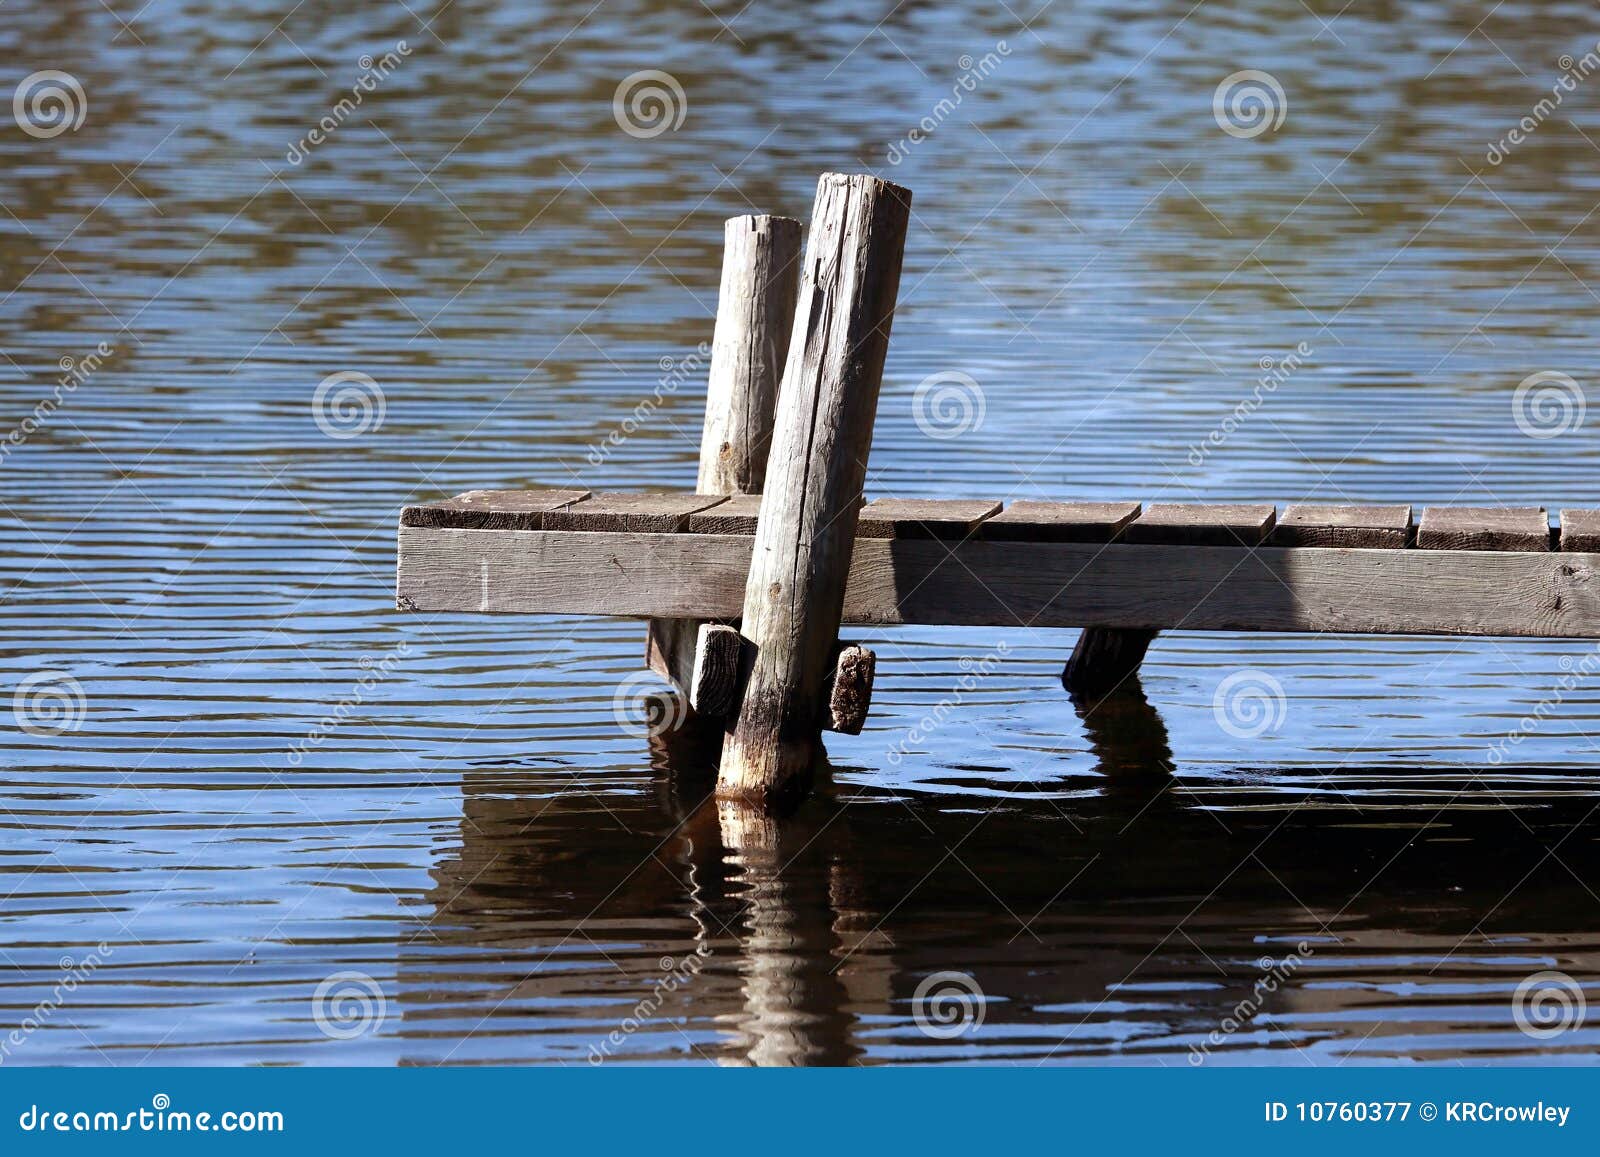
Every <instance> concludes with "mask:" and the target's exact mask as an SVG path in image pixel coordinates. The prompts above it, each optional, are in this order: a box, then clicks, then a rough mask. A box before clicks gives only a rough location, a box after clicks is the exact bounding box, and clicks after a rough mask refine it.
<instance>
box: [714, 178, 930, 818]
mask: <svg viewBox="0 0 1600 1157" xmlns="http://www.w3.org/2000/svg"><path fill="white" fill-rule="evenodd" d="M910 217H911V193H910V191H909V190H907V189H903V188H901V187H900V186H898V185H892V184H890V183H888V182H887V181H880V180H878V179H877V178H875V177H868V176H845V175H843V174H840V173H826V174H824V175H823V177H822V179H821V180H820V181H818V182H817V199H816V204H815V206H814V207H813V209H812V215H811V237H810V239H809V241H808V243H807V248H806V260H805V268H804V270H803V275H802V280H801V286H800V298H799V303H798V305H797V307H796V310H795V329H794V333H793V336H792V339H791V341H790V345H789V358H788V361H787V363H786V364H785V366H784V371H783V384H782V386H781V387H780V389H779V391H778V411H777V419H776V427H775V430H774V433H773V438H772V455H771V458H770V460H769V461H768V464H767V483H766V489H765V490H764V492H763V495H762V499H761V515H760V519H759V521H758V523H757V525H756V536H755V544H754V551H753V555H752V558H751V562H750V574H749V577H748V579H747V580H746V583H745V595H744V618H743V627H742V633H743V635H744V637H745V639H746V641H747V645H748V646H749V647H750V648H751V649H752V650H753V651H754V656H753V659H752V660H751V669H750V675H749V678H748V680H747V681H746V684H745V692H744V698H743V701H742V703H741V705H740V709H739V715H738V719H737V721H736V722H734V724H733V725H732V727H731V728H730V731H729V735H728V738H727V740H726V742H725V743H724V744H723V749H722V768H721V773H720V775H719V776H718V779H717V794H718V796H720V797H722V798H724V799H742V800H746V801H748V802H751V803H754V804H757V805H759V806H762V807H767V808H770V807H772V806H775V805H776V804H778V803H779V802H781V801H782V800H784V799H785V798H787V797H788V796H790V795H791V794H797V793H798V792H799V791H803V790H804V788H805V786H806V785H807V783H808V782H809V777H810V772H811V767H812V760H813V758H814V756H815V754H816V747H817V737H818V733H819V728H820V723H819V720H820V718H821V715H822V703H821V699H822V696H823V693H824V683H825V681H826V678H827V675H828V671H829V668H830V667H831V666H832V661H833V656H834V647H835V642H836V640H837V638H838V634H839V621H840V618H841V617H842V615H843V611H844V589H845V580H846V578H847V577H848V571H849V568H850V551H851V547H852V546H853V544H854V540H855V533H856V520H857V516H858V514H859V512H860V502H861V495H862V487H863V485H864V483H865V481H866V473H867V452H868V450H869V449H870V448H871V445H872V425H873V421H874V419H875V417H876V415H877V408H878V387H879V386H880V384H881V383H882V379H883V362H884V356H885V354H886V353H887V352H888V348H889V325H890V322H891V321H892V320H893V318H894V305H895V297H896V294H897V293H898V292H899V288H900V260H901V257H902V255H903V254H904V251H905V240H906V227H907V224H908V222H909V220H910Z"/></svg>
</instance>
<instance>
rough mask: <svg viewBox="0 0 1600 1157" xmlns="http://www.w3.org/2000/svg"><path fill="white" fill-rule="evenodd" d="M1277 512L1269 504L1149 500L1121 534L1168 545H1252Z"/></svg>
mask: <svg viewBox="0 0 1600 1157" xmlns="http://www.w3.org/2000/svg"><path fill="white" fill-rule="evenodd" d="M1277 516H1278V511H1277V509H1276V508H1275V507H1272V506H1255V505H1251V506H1242V505H1232V504H1220V505H1218V504H1211V503H1199V502H1196V503H1179V502H1152V503H1151V504H1150V505H1149V506H1147V507H1145V508H1144V513H1142V514H1141V515H1139V517H1138V518H1135V519H1134V520H1133V521H1132V522H1130V523H1128V525H1127V528H1126V529H1124V530H1123V532H1122V538H1123V541H1124V542H1143V543H1160V544H1162V545H1169V546H1255V545H1256V544H1257V543H1259V542H1261V541H1262V540H1263V539H1264V538H1266V536H1267V534H1268V533H1269V532H1270V531H1271V530H1272V524H1273V521H1274V520H1275V519H1276V518H1277Z"/></svg>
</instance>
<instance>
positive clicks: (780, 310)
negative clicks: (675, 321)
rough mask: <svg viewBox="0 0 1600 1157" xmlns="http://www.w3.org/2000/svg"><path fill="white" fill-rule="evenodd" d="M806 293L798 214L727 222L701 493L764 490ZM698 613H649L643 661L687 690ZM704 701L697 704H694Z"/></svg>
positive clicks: (702, 444)
mask: <svg viewBox="0 0 1600 1157" xmlns="http://www.w3.org/2000/svg"><path fill="white" fill-rule="evenodd" d="M799 292H800V222H798V221H796V220H795V219H794V218H792V217H772V216H768V215H766V214H761V215H748V216H743V217H733V218H730V219H729V220H728V222H727V224H726V225H724V226H723V250H722V284H721V288H720V290H719V291H718V295H717V324H716V329H715V330H714V331H713V334H712V339H711V371H710V377H709V379H708V381H707V383H706V419H705V429H704V432H703V433H702V434H701V438H700V474H699V480H698V482H697V484H696V487H695V489H696V490H697V491H698V492H699V493H701V494H759V493H760V492H761V487H762V483H763V482H764V481H765V480H766V474H767V453H768V451H769V450H770V449H771V445H772V416H773V413H774V411H775V410H776V409H777V403H778V382H779V379H780V378H781V377H782V374H783V363H784V359H785V358H786V356H787V354H788V351H789V331H790V330H791V329H792V328H793V326H794V304H795V298H796V297H797V296H798V294H799ZM700 626H701V624H700V623H699V622H698V621H696V620H694V619H652V620H650V631H649V638H648V640H647V641H646V644H645V662H646V663H647V664H648V665H649V666H650V668H651V669H652V670H654V671H655V672H656V673H657V674H658V675H660V676H662V677H663V678H665V679H670V680H671V681H672V682H673V683H674V684H675V685H676V686H677V687H678V689H679V691H680V692H682V693H683V694H684V695H691V696H692V692H693V690H694V688H693V685H692V684H693V678H694V669H695V645H696V642H697V640H698V636H699V630H700ZM696 710H698V706H696Z"/></svg>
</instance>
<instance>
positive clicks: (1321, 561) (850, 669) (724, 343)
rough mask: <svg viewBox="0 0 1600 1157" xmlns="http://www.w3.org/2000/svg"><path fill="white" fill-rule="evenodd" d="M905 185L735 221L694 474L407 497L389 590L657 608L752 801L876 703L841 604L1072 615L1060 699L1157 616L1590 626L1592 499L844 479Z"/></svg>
mask: <svg viewBox="0 0 1600 1157" xmlns="http://www.w3.org/2000/svg"><path fill="white" fill-rule="evenodd" d="M910 203H911V194H910V193H909V191H907V190H905V189H902V188H900V187H898V186H895V185H892V184H889V183H888V182H885V181H880V180H877V179H875V178H872V177H863V176H843V175H840V174H825V175H824V176H823V177H822V178H821V180H819V182H818V185H817V195H816V202H815V206H814V210H813V215H812V222H811V227H810V236H809V239H808V242H807V248H806V251H805V254H804V257H803V258H802V257H801V255H800V237H801V230H800V225H799V223H798V222H796V221H792V220H788V219H786V218H781V217H768V216H754V217H739V218H734V219H733V220H731V221H729V222H728V224H727V228H726V234H725V242H726V244H725V249H724V261H723V268H722V282H721V294H720V300H719V305H718V312H717V323H716V332H715V340H714V342H713V348H712V358H711V367H710V378H709V382H708V386H707V405H706V420H705V429H704V433H703V436H702V442H701V451H700V469H699V477H698V481H697V488H698V490H699V491H700V492H699V493H652V494H607V493H591V492H590V491H589V490H588V489H585V488H576V487H567V488H558V489H549V490H476V491H471V492H468V493H466V494H461V495H458V496H456V497H454V498H449V499H444V500H441V501H436V502H430V503H424V504H418V505H413V506H407V507H406V508H405V509H404V510H403V511H402V512H401V516H400V533H399V576H398V589H397V601H398V604H399V606H400V608H401V609H402V610H408V611H435V612H437V611H445V612H470V613H485V614H567V615H622V616H632V617H636V618H641V619H645V620H648V622H649V627H648V639H647V649H646V655H647V659H648V661H649V663H650V665H651V666H652V667H654V668H655V669H656V670H657V671H658V672H659V673H661V674H662V675H663V676H664V677H666V678H667V679H669V680H670V681H671V682H672V683H673V684H674V685H675V686H676V687H677V689H678V690H679V692H680V694H681V695H682V702H683V704H684V707H685V710H684V711H683V712H681V713H679V714H681V715H683V716H684V717H685V718H687V719H688V720H689V721H690V722H691V723H694V724H696V725H697V726H698V725H709V726H710V728H711V729H713V730H712V735H713V738H715V739H717V740H718V741H720V742H721V753H722V758H721V769H720V775H719V779H718V786H717V792H718V796H719V797H720V798H721V799H723V800H724V801H728V802H729V803H730V805H731V804H755V805H758V806H759V807H761V808H762V809H764V810H773V809H775V808H777V807H779V806H781V805H782V804H784V803H786V802H788V801H789V800H792V799H793V798H795V797H796V796H797V795H798V794H803V792H804V790H805V788H806V785H807V784H808V782H809V777H810V775H811V772H812V769H813V767H814V764H815V762H816V758H817V755H818V754H819V752H820V747H819V745H818V738H819V734H820V732H821V731H822V730H823V729H832V730H836V731H844V732H852V733H853V732H855V731H859V730H860V728H861V725H862V721H863V720H864V718H865V716H866V713H867V710H868V707H869V704H870V700H871V692H872V683H873V678H874V672H875V670H876V659H875V657H874V656H873V654H872V653H871V651H870V650H868V649H867V648H864V647H861V646H859V645H849V644H845V643H841V642H840V640H839V638H838V632H839V628H840V626H841V624H861V625H871V626H891V625H964V626H987V627H1007V628H1014V627H1030V628H1032V627H1036V628H1063V627H1065V628H1080V629H1081V634H1080V635H1079V637H1078V641H1077V644H1076V647H1075V650H1074V651H1073V653H1072V655H1071V657H1070V659H1069V660H1068V661H1067V663H1066V666H1065V668H1064V670H1063V672H1062V682H1063V684H1064V686H1065V687H1066V688H1067V690H1068V691H1069V692H1070V693H1072V695H1073V697H1074V699H1075V701H1088V700H1101V701H1103V700H1104V699H1105V697H1106V696H1108V695H1110V694H1111V693H1113V692H1115V691H1116V690H1117V689H1118V688H1119V687H1124V686H1129V685H1132V686H1134V687H1135V688H1136V682H1134V681H1135V678H1136V673H1137V670H1138V667H1139V664H1140V663H1141V662H1142V661H1143V658H1144V655H1145V651H1146V649H1147V648H1148V647H1149V645H1150V643H1151V641H1152V640H1153V639H1154V638H1155V637H1156V635H1157V633H1158V632H1160V631H1169V630H1185V631H1305V632H1316V633H1323V632H1337V633H1361V634H1436V635H1486V636H1508V637H1510V636H1534V637H1547V638H1548V637H1560V638H1584V639H1600V511H1595V510H1562V511H1561V512H1560V525H1559V527H1558V528H1552V527H1551V525H1550V518H1549V515H1548V514H1547V512H1546V510H1545V509H1544V508H1541V507H1522V508H1513V509H1501V508H1495V509H1483V508H1464V507H1437V506H1435V507H1429V508H1427V509H1425V510H1423V511H1422V513H1421V516H1420V517H1419V518H1415V519H1414V518H1413V511H1412V507H1411V506H1409V505H1399V504H1397V505H1368V506H1325V505H1315V504H1307V503H1291V504H1289V505H1287V506H1286V507H1285V508H1284V509H1283V511H1282V512H1281V514H1280V512H1279V510H1278V508H1277V506H1276V505H1269V504H1230V505H1195V504H1174V503H1165V502H1156V503H1151V504H1150V505H1148V506H1144V505H1142V504H1140V503H1139V502H1136V501H1131V500H1129V501H1115V502H1107V501H1096V502H1087V501H1083V502H1069V501H1038V500H1034V499H1028V500H1023V501H1016V502H1012V503H1010V504H1009V505H1006V504H1004V503H1002V502H1000V501H997V500H993V499H990V498H981V499H931V498H904V497H893V498H879V499H877V500H876V501H872V502H866V501H864V498H863V485H864V481H865V477H866V459H867V453H868V449H869V447H870V445H871V441H872V427H873V422H874V417H875V411H876V405H877V396H878V389H879V386H880V384H881V379H882V372H883V364H884V357H885V354H886V351H887V347H888V341H889V329H890V323H891V321H892V319H893V314H894V305H895V297H896V294H897V291H898V284H899V275H900V261H901V253H902V250H903V248H904V242H905V236H906V228H907V224H908V222H909V218H910ZM780 366H781V373H780V372H779V367H780ZM757 492H759V493H757ZM724 732H725V735H724V734H723V733H724Z"/></svg>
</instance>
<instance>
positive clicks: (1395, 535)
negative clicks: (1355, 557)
mask: <svg viewBox="0 0 1600 1157" xmlns="http://www.w3.org/2000/svg"><path fill="white" fill-rule="evenodd" d="M1267 541H1268V542H1270V543H1271V544H1272V545H1273V546H1356V547H1372V548H1376V549H1383V548H1388V549H1392V550H1403V549H1405V548H1406V547H1407V546H1408V545H1410V543H1411V507H1409V506H1322V505H1318V504H1315V503H1310V502H1291V503H1290V504H1289V505H1288V507H1286V508H1285V509H1284V512H1283V517H1282V518H1280V519H1278V523H1277V525H1276V526H1274V527H1273V528H1272V534H1271V535H1270V536H1269V537H1268V539H1267Z"/></svg>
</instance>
